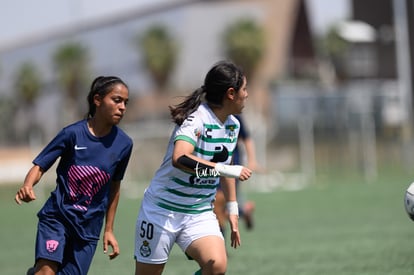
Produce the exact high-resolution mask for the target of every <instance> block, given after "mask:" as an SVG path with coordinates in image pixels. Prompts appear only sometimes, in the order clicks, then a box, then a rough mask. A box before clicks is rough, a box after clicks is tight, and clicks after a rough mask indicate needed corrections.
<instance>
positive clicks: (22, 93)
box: [14, 62, 42, 105]
mask: <svg viewBox="0 0 414 275" xmlns="http://www.w3.org/2000/svg"><path fill="white" fill-rule="evenodd" d="M14 86H15V89H16V92H17V94H18V96H19V98H20V99H22V101H21V102H23V103H24V104H25V105H33V103H34V102H35V100H36V99H37V97H38V96H39V94H40V89H41V86H42V80H41V78H40V73H39V71H38V69H37V68H36V66H35V64H33V63H31V62H25V63H23V65H21V67H20V68H19V70H18V72H17V74H16V79H15V82H14Z"/></svg>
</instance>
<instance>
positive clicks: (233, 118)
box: [227, 115, 240, 128]
mask: <svg viewBox="0 0 414 275" xmlns="http://www.w3.org/2000/svg"><path fill="white" fill-rule="evenodd" d="M227 124H230V125H235V126H236V127H237V128H240V121H239V119H238V118H237V116H235V115H229V116H228V118H227Z"/></svg>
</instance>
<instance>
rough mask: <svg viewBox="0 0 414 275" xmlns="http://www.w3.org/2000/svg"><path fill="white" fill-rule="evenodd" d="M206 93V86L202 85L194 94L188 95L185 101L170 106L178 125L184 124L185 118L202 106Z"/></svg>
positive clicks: (172, 116)
mask: <svg viewBox="0 0 414 275" xmlns="http://www.w3.org/2000/svg"><path fill="white" fill-rule="evenodd" d="M204 93H205V87H204V86H201V87H200V88H198V89H197V90H195V91H194V92H193V93H192V94H190V95H189V96H187V97H186V98H185V99H184V101H183V102H181V103H180V104H177V105H175V106H169V108H170V114H171V118H172V120H173V121H174V122H175V124H177V125H179V126H180V125H181V124H183V122H184V120H185V119H186V118H187V117H188V116H189V115H190V114H191V113H192V112H194V111H195V110H197V108H198V106H200V104H201V102H203V99H204V98H203V95H204Z"/></svg>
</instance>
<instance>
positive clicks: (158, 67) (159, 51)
mask: <svg viewBox="0 0 414 275" xmlns="http://www.w3.org/2000/svg"><path fill="white" fill-rule="evenodd" d="M136 44H137V46H138V49H139V50H141V51H142V54H143V61H144V66H145V67H146V68H147V69H148V71H149V73H150V75H151V77H152V79H153V81H154V83H155V85H156V86H157V89H158V91H159V92H162V91H164V90H165V87H166V85H167V83H168V80H169V77H170V75H171V73H172V72H173V69H174V67H175V64H176V60H177V53H178V48H177V45H176V42H175V41H174V39H173V38H172V36H171V35H170V33H169V31H168V28H167V27H166V26H164V25H160V24H157V25H153V26H152V27H150V28H149V29H148V30H147V31H146V32H145V33H144V34H143V36H140V37H137V40H136Z"/></svg>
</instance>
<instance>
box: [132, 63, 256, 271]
mask: <svg viewBox="0 0 414 275" xmlns="http://www.w3.org/2000/svg"><path fill="white" fill-rule="evenodd" d="M247 97H248V93H247V80H246V77H245V75H244V74H243V72H242V70H241V69H240V68H239V67H237V66H236V65H235V64H233V63H231V62H228V61H221V62H219V63H217V64H215V65H214V66H213V67H212V68H211V69H210V70H209V72H208V73H207V75H206V77H205V80H204V85H203V86H201V87H200V88H199V89H197V90H196V91H194V92H193V93H192V94H191V95H189V96H187V97H186V98H185V100H184V101H183V102H181V103H180V104H178V105H176V106H170V111H171V116H172V119H173V121H174V122H175V124H176V127H175V129H174V130H173V133H172V135H171V138H170V140H169V143H168V148H167V152H166V154H165V157H164V159H163V161H162V164H161V166H160V168H159V169H158V170H157V171H156V173H155V176H154V177H153V179H152V180H151V183H150V185H149V186H148V188H147V189H146V191H145V193H144V198H143V200H142V203H141V208H140V210H139V214H138V218H137V223H136V233H135V234H136V235H135V253H134V256H135V259H136V269H135V274H136V275H146V274H147V275H154V274H161V273H162V271H163V269H164V266H165V264H166V262H167V260H168V256H169V253H170V251H171V250H172V247H173V245H174V244H175V243H176V244H177V245H178V246H179V247H180V248H181V249H182V250H183V251H184V252H185V254H186V255H187V256H188V257H189V259H194V260H195V261H197V263H198V264H199V266H200V268H201V270H200V271H199V273H200V272H201V273H202V274H224V273H225V272H226V269H227V255H226V248H225V243H224V239H223V235H222V233H221V232H220V228H219V224H218V221H217V218H216V216H215V214H214V212H213V202H214V200H215V195H216V189H217V187H218V185H219V184H220V182H221V186H222V189H223V191H224V195H225V198H226V201H227V208H228V212H229V223H230V229H231V246H232V247H233V248H237V247H238V246H239V245H240V234H239V231H238V205H237V200H236V189H235V179H236V178H237V179H239V180H242V181H243V180H247V179H248V178H249V177H250V176H251V173H252V171H251V170H250V169H248V168H246V167H243V166H241V165H232V154H233V151H234V149H235V147H236V144H237V137H238V133H239V128H240V124H239V121H238V120H237V119H236V118H235V117H234V115H235V114H240V113H241V112H242V110H243V108H244V104H245V101H246V99H247Z"/></svg>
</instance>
